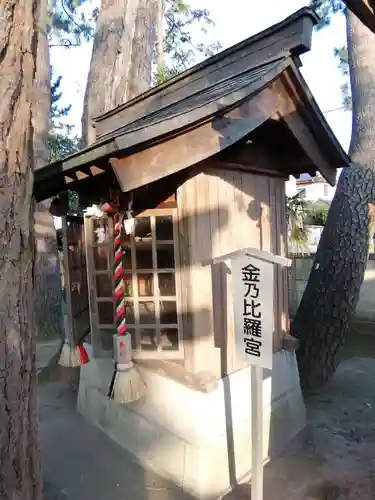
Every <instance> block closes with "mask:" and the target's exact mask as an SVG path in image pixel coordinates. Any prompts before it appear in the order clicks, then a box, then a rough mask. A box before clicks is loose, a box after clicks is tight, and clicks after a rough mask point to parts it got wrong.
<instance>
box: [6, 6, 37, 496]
mask: <svg viewBox="0 0 375 500" xmlns="http://www.w3.org/2000/svg"><path fill="white" fill-rule="evenodd" d="M0 12H1V23H0V53H1V58H0V88H1V92H2V94H1V102H0V129H1V133H0V213H1V218H0V429H1V431H0V498H1V499H2V500H18V499H22V500H39V499H40V498H41V496H42V493H41V491H42V481H41V472H40V462H39V432H38V415H37V400H36V397H37V396H36V371H35V330H34V314H33V309H34V304H33V259H34V213H33V201H32V189H33V168H34V158H33V123H32V116H33V113H34V112H35V100H34V95H35V88H34V77H35V71H36V55H37V38H38V37H37V33H38V22H39V14H40V3H39V0H0Z"/></svg>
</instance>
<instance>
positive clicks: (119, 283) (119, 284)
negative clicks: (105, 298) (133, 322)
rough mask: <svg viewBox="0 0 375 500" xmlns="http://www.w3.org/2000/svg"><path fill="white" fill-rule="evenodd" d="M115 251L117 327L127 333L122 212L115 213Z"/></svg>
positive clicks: (121, 332) (121, 331)
mask: <svg viewBox="0 0 375 500" xmlns="http://www.w3.org/2000/svg"><path fill="white" fill-rule="evenodd" d="M114 251H115V270H114V280H115V299H116V327H117V335H120V336H122V335H125V334H126V305H125V282H124V268H123V265H122V247H121V218H120V214H119V213H116V214H115V215H114Z"/></svg>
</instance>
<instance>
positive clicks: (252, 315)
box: [242, 263, 262, 357]
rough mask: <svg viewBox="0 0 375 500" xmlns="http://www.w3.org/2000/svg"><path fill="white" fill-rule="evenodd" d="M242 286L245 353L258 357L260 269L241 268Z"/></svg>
mask: <svg viewBox="0 0 375 500" xmlns="http://www.w3.org/2000/svg"><path fill="white" fill-rule="evenodd" d="M242 281H243V284H244V298H243V311H242V316H243V335H244V337H243V341H244V344H245V353H246V354H249V355H251V356H257V357H260V353H261V347H262V311H261V303H260V302H259V286H258V284H259V282H260V269H259V267H256V266H254V265H253V264H251V263H250V264H248V265H247V266H244V267H243V268H242Z"/></svg>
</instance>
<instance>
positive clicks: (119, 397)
mask: <svg viewBox="0 0 375 500" xmlns="http://www.w3.org/2000/svg"><path fill="white" fill-rule="evenodd" d="M114 226H115V227H114V250H115V273H114V281H115V300H116V325H117V334H116V335H114V356H115V363H116V364H115V372H114V375H113V377H112V381H111V385H110V388H109V394H108V396H109V397H110V398H112V399H113V400H114V401H117V402H118V403H123V404H127V403H131V402H132V401H137V400H138V399H140V398H141V397H142V396H143V395H144V393H145V391H146V386H145V383H144V381H143V379H142V376H141V374H140V373H139V371H138V368H137V367H136V366H135V365H134V363H133V362H132V346H131V338H130V334H129V333H127V332H126V307H125V283H124V272H123V271H124V270H123V267H122V248H121V221H120V215H119V214H118V213H116V214H115V216H114Z"/></svg>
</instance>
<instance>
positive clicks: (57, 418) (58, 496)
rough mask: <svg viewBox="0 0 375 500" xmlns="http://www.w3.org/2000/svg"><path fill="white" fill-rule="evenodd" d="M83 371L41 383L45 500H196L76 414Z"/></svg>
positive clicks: (48, 374)
mask: <svg viewBox="0 0 375 500" xmlns="http://www.w3.org/2000/svg"><path fill="white" fill-rule="evenodd" d="M78 382H79V368H78V369H66V368H61V367H58V368H55V369H51V368H50V369H49V370H45V371H43V373H42V374H41V375H40V377H39V406H40V427H41V441H42V466H43V476H44V486H45V500H172V499H173V500H192V498H191V497H190V496H188V495H186V494H184V493H183V492H182V491H181V490H179V489H178V488H176V487H175V486H174V485H172V484H171V483H169V482H168V481H166V480H164V479H162V478H160V477H159V476H157V475H156V474H154V473H152V472H148V471H146V470H145V469H143V468H142V467H141V466H140V465H138V464H137V463H135V462H134V459H133V457H132V456H131V455H130V454H129V453H127V452H126V451H125V450H123V449H122V448H120V447H119V446H118V445H117V444H116V443H115V442H113V441H111V440H110V439H109V438H108V437H107V436H106V435H105V434H103V433H102V432H101V431H100V430H99V429H97V428H96V427H95V426H93V425H91V424H90V423H89V422H87V421H86V420H85V419H84V418H83V417H82V416H81V415H79V414H78V413H77V412H76V409H75V408H76V399H77V390H78Z"/></svg>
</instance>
